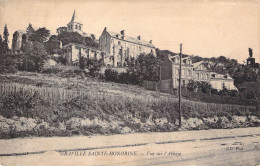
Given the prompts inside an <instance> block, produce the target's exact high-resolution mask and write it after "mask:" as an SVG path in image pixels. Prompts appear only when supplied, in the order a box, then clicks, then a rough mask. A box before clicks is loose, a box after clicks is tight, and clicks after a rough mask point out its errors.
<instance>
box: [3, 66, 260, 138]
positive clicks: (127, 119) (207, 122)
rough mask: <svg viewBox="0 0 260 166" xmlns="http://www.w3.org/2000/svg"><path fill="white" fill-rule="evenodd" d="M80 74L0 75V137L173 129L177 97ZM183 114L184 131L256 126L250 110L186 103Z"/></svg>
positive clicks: (176, 116) (176, 124)
mask: <svg viewBox="0 0 260 166" xmlns="http://www.w3.org/2000/svg"><path fill="white" fill-rule="evenodd" d="M78 72H79V71H71V70H67V71H63V72H60V73H57V74H41V73H28V72H18V73H16V74H7V75H1V76H0V77H1V81H0V85H1V86H0V91H1V93H2V94H3V95H2V96H1V98H0V110H1V111H0V115H1V118H0V122H1V123H3V124H4V125H1V126H2V127H1V128H0V130H1V131H2V132H3V133H5V134H3V135H2V137H3V138H8V137H20V136H30V135H35V136H52V135H77V134H84V135H91V134H97V133H99V134H114V133H129V132H147V131H174V130H177V128H178V120H177V119H178V104H177V103H178V102H177V98H176V96H172V95H170V94H165V93H159V92H154V91H147V90H145V89H143V88H142V87H139V86H133V85H125V84H117V83H111V82H104V81H102V80H99V79H94V78H91V77H84V76H83V75H82V73H80V72H79V73H78ZM182 112H183V114H182V115H183V129H208V128H233V127H242V126H244V127H245V126H256V125H259V120H258V118H257V116H258V115H257V111H256V108H255V107H254V106H242V105H231V104H215V103H204V102H200V101H191V100H185V99H184V100H183V102H182ZM3 126H4V128H3ZM25 131H29V132H25Z"/></svg>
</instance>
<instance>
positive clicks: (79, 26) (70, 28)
mask: <svg viewBox="0 0 260 166" xmlns="http://www.w3.org/2000/svg"><path fill="white" fill-rule="evenodd" d="M68 29H69V30H73V25H69V26H68ZM75 29H79V30H81V25H75Z"/></svg>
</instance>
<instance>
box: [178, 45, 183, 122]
mask: <svg viewBox="0 0 260 166" xmlns="http://www.w3.org/2000/svg"><path fill="white" fill-rule="evenodd" d="M181 63H182V44H181V45H180V70H179V91H178V92H179V127H181V116H182V115H181Z"/></svg>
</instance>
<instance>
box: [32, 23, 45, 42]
mask: <svg viewBox="0 0 260 166" xmlns="http://www.w3.org/2000/svg"><path fill="white" fill-rule="evenodd" d="M49 36H50V31H49V30H48V29H46V28H45V27H44V28H39V29H38V30H36V31H34V32H33V33H32V35H31V36H30V37H29V40H31V41H38V42H41V43H42V42H44V41H46V40H47V39H48V37H49Z"/></svg>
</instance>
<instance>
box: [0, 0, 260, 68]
mask: <svg viewBox="0 0 260 166" xmlns="http://www.w3.org/2000/svg"><path fill="white" fill-rule="evenodd" d="M74 10H76V15H77V17H78V19H79V20H80V21H81V23H82V24H83V31H84V32H86V33H92V34H95V36H96V37H97V38H99V37H100V35H101V33H102V31H103V29H104V27H107V29H108V30H110V31H114V32H120V31H121V30H125V34H126V35H127V36H132V37H137V36H138V35H141V38H142V39H143V40H147V41H149V40H152V41H153V44H154V45H155V47H157V48H159V49H162V50H164V49H167V50H170V51H173V52H176V53H178V52H179V49H180V48H179V47H180V43H182V45H183V49H182V50H183V53H185V54H189V55H199V56H202V57H218V56H221V55H223V56H226V57H228V58H233V59H237V60H238V61H239V62H240V63H243V61H246V58H247V57H248V48H249V47H251V48H253V56H254V57H255V58H256V61H257V62H260V0H182V1H181V0H164V1H162V0H149V1H148V0H124V1H122V0H121V1H119V0H106V1H105V0H104V1H101V0H63V1H61V0H0V33H1V35H2V33H3V28H4V25H5V24H7V26H8V30H9V33H10V37H9V40H10V43H9V45H11V41H12V35H13V33H14V32H15V31H16V30H26V27H27V26H28V24H29V23H31V24H32V25H33V27H34V28H36V29H37V28H39V27H46V28H47V29H49V30H50V31H51V33H52V34H55V33H56V29H57V28H58V27H60V26H66V25H67V23H69V21H70V20H71V17H72V14H73V11H74ZM2 36H3V35H2Z"/></svg>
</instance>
